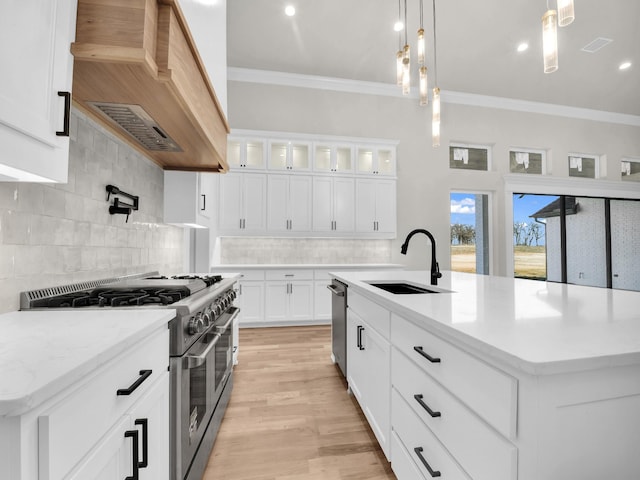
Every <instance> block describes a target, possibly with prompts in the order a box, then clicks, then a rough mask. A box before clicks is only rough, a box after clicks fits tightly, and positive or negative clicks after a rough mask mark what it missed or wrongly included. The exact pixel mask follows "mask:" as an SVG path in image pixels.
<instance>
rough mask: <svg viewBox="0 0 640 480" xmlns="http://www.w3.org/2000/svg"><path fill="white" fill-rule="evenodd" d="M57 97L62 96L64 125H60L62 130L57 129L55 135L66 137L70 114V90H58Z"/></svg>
mask: <svg viewBox="0 0 640 480" xmlns="http://www.w3.org/2000/svg"><path fill="white" fill-rule="evenodd" d="M58 96H59V97H64V120H63V121H64V125H63V127H62V131H57V132H56V135H57V136H58V137H68V136H69V120H70V118H69V117H70V114H71V92H58Z"/></svg>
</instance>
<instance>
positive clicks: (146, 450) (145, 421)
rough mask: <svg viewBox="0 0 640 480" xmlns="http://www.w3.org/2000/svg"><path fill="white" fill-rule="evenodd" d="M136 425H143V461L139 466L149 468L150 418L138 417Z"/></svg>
mask: <svg viewBox="0 0 640 480" xmlns="http://www.w3.org/2000/svg"><path fill="white" fill-rule="evenodd" d="M133 424H134V425H142V461H141V462H138V467H140V468H147V466H148V465H149V420H148V419H147V418H138V419H136V421H135V422H133Z"/></svg>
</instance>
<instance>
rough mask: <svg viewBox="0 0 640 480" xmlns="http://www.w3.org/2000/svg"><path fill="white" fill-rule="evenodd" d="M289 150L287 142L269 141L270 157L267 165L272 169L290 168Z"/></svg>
mask: <svg viewBox="0 0 640 480" xmlns="http://www.w3.org/2000/svg"><path fill="white" fill-rule="evenodd" d="M288 151H289V148H288V145H287V142H280V141H272V142H269V159H268V164H267V167H268V168H269V169H271V170H288V169H289V161H288V160H289V159H288V155H287V153H288Z"/></svg>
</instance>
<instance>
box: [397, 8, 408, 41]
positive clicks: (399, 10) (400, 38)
mask: <svg viewBox="0 0 640 480" xmlns="http://www.w3.org/2000/svg"><path fill="white" fill-rule="evenodd" d="M401 5H402V0H398V22H399V21H400V20H402V7H401ZM405 28H407V27H406V26H405ZM400 50H402V30H398V51H400Z"/></svg>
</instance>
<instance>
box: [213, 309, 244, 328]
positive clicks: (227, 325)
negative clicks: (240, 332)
mask: <svg viewBox="0 0 640 480" xmlns="http://www.w3.org/2000/svg"><path fill="white" fill-rule="evenodd" d="M233 308H234V309H235V311H234V312H233V313H232V314H231V317H229V320H227V323H225V324H224V325H222V326H221V327H216V331H217V332H218V333H223V332H225V331H226V330H227V328H229V325H231V322H233V320H234V319H235V318H236V317H237V316H238V314H239V313H240V309H239V308H238V307H233Z"/></svg>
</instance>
